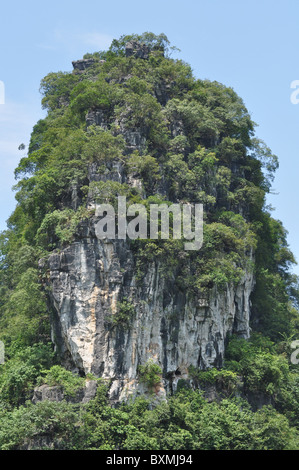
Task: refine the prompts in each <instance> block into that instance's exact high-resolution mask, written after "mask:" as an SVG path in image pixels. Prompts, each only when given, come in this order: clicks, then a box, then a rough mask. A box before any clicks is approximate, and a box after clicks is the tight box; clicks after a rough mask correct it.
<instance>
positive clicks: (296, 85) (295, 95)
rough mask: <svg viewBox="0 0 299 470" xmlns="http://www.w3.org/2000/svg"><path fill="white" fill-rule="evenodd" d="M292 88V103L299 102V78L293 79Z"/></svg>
mask: <svg viewBox="0 0 299 470" xmlns="http://www.w3.org/2000/svg"><path fill="white" fill-rule="evenodd" d="M291 88H292V90H294V91H293V92H292V93H291V96H290V100H291V103H292V104H299V80H293V81H292V82H291Z"/></svg>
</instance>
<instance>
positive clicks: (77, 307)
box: [48, 220, 254, 401]
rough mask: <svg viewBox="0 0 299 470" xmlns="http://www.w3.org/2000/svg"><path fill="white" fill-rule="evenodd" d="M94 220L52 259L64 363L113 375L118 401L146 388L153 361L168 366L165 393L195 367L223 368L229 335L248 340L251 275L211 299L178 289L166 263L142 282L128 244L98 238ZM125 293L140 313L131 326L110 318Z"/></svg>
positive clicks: (56, 334)
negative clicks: (142, 375)
mask: <svg viewBox="0 0 299 470" xmlns="http://www.w3.org/2000/svg"><path fill="white" fill-rule="evenodd" d="M94 224H95V221H93V220H91V221H90V222H86V223H84V224H81V227H80V230H79V232H78V236H77V240H76V241H75V242H74V243H72V244H71V245H70V246H69V247H67V248H66V249H64V250H62V251H61V252H60V253H54V254H52V255H51V256H50V258H49V261H48V269H49V280H48V283H49V286H50V297H51V300H52V304H53V311H54V313H53V321H52V336H53V341H54V342H55V344H56V346H57V350H58V352H59V353H60V355H61V356H62V357H63V358H64V359H65V361H68V360H69V358H71V363H72V364H73V366H75V367H76V368H77V369H78V370H81V371H83V372H84V373H89V372H91V373H93V374H95V376H97V377H102V378H104V379H109V380H111V387H110V399H111V400H112V401H114V400H115V401H117V400H119V399H124V398H125V397H127V396H128V395H130V394H136V393H137V391H141V392H144V386H143V385H141V384H140V383H139V380H138V379H139V378H138V367H139V366H140V365H144V364H145V363H147V362H148V361H149V360H153V361H154V362H155V363H157V364H159V365H160V366H161V368H162V370H163V380H162V382H161V386H160V388H159V394H160V395H163V394H165V393H166V392H168V391H171V390H174V389H175V387H176V383H177V381H178V379H182V378H183V379H187V380H188V378H189V376H188V368H189V366H190V365H193V366H195V367H200V368H207V367H211V366H221V365H222V361H223V355H224V348H225V339H226V337H227V334H229V333H233V332H234V333H238V334H239V335H240V336H242V337H245V338H247V337H249V316H250V294H251V292H252V289H253V283H254V279H253V275H252V274H251V273H247V274H246V275H245V277H244V279H243V282H242V283H240V285H239V286H238V288H237V289H233V288H227V290H226V291H225V292H218V291H217V290H216V289H214V290H211V292H210V294H209V297H208V298H194V297H191V296H189V295H188V293H187V292H183V291H180V290H178V289H177V288H176V286H175V284H174V283H171V282H169V280H168V281H166V280H165V279H164V278H163V276H162V275H161V273H160V269H159V268H160V265H159V262H156V263H152V264H149V265H148V266H145V267H144V278H143V280H142V282H141V283H138V281H137V279H136V269H135V265H134V259H133V254H132V251H131V250H130V246H129V243H128V242H126V241H124V240H114V241H109V240H98V239H97V238H96V236H95V232H94ZM124 298H126V299H128V300H129V301H130V302H131V303H132V304H133V305H134V310H135V313H134V316H133V318H132V319H130V322H129V325H128V326H125V325H123V324H121V323H120V324H117V321H115V322H111V318H113V316H114V318H115V319H116V318H117V313H118V305H119V302H121V301H122V300H123V299H124Z"/></svg>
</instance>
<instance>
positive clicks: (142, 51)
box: [125, 41, 150, 59]
mask: <svg viewBox="0 0 299 470" xmlns="http://www.w3.org/2000/svg"><path fill="white" fill-rule="evenodd" d="M149 52H150V50H149V47H148V46H147V45H146V44H142V43H140V42H139V41H129V42H128V43H127V44H126V49H125V53H126V57H132V56H133V57H136V58H137V59H148V57H149Z"/></svg>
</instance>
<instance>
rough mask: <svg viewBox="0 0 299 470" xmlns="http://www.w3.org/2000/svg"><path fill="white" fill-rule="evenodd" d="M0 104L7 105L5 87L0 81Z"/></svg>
mask: <svg viewBox="0 0 299 470" xmlns="http://www.w3.org/2000/svg"><path fill="white" fill-rule="evenodd" d="M0 104H5V86H4V83H3V82H2V81H1V80H0Z"/></svg>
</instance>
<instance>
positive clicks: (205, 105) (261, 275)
mask: <svg viewBox="0 0 299 470" xmlns="http://www.w3.org/2000/svg"><path fill="white" fill-rule="evenodd" d="M132 39H133V40H137V41H140V42H143V43H145V44H146V46H147V47H148V50H149V55H148V58H147V59H146V60H145V59H142V58H137V57H134V56H130V57H127V56H126V54H125V44H126V43H127V42H128V41H129V40H132ZM171 51H172V48H171V47H170V44H169V41H168V39H167V38H166V36H165V35H163V34H161V35H159V36H155V35H154V34H152V33H145V34H143V35H141V36H139V35H132V36H123V37H121V38H120V39H119V40H114V41H113V42H112V44H111V47H110V49H109V50H108V51H100V52H96V53H94V54H87V55H86V56H85V58H86V59H92V60H93V62H92V65H90V66H89V67H88V68H86V69H85V70H84V71H80V72H79V71H77V70H74V71H73V72H71V73H64V72H58V73H50V74H49V75H47V76H46V77H45V78H44V79H43V80H42V82H41V93H42V96H43V97H42V106H43V108H45V109H46V110H47V116H46V117H45V118H44V119H42V120H40V121H39V122H38V123H37V124H36V125H35V126H34V129H33V132H32V135H31V141H30V145H29V148H28V154H27V156H26V157H23V158H22V159H21V160H20V163H19V165H18V167H17V168H16V170H15V175H16V178H17V180H18V181H17V184H16V186H15V190H16V201H17V205H16V208H15V210H14V212H13V213H12V215H11V216H10V218H9V220H8V226H7V230H6V231H4V232H2V234H1V238H0V248H1V261H0V292H1V296H0V307H1V313H0V340H1V341H3V342H4V344H5V352H6V361H5V364H3V365H0V415H1V428H0V448H1V449H14V448H20V447H22V446H24V447H25V448H26V446H27V447H28V446H29V447H30V446H31V447H32V446H33V447H34V446H36V447H37V448H47V447H48V446H51V445H52V444H53V442H54V445H55V446H56V448H64V449H169V450H171V449H291V448H298V446H299V440H298V430H297V428H298V411H299V410H298V393H299V389H298V380H299V375H298V366H296V365H292V364H291V363H290V360H289V358H290V353H291V349H290V344H291V341H292V339H294V338H295V339H296V338H298V337H299V331H298V329H299V328H298V327H299V322H298V311H297V304H298V298H299V296H298V287H297V278H296V277H295V276H294V275H292V274H291V273H290V267H291V265H292V263H294V258H293V255H292V253H291V252H290V250H289V248H288V245H287V232H286V230H285V229H284V227H283V226H282V224H281V222H280V221H278V220H275V219H273V218H272V216H271V212H270V210H269V209H268V208H267V206H266V195H267V193H268V192H269V191H270V188H271V182H272V180H273V177H274V172H275V170H276V169H277V167H278V161H277V157H276V156H275V155H273V154H272V153H271V150H270V149H269V148H268V147H267V146H266V145H265V144H264V143H263V142H262V141H261V140H260V139H258V138H257V136H256V135H255V123H254V122H252V120H251V118H250V115H249V113H248V111H247V109H246V107H245V105H244V103H243V101H242V100H241V99H240V97H238V96H237V94H236V93H235V92H234V90H232V89H231V88H229V87H226V86H224V85H222V84H220V83H218V82H210V81H208V80H200V79H196V78H195V77H194V76H193V74H192V70H191V68H190V66H189V65H188V64H186V63H185V62H184V61H182V60H178V59H172V58H171ZM91 112H94V113H98V116H99V118H98V119H99V122H98V123H94V122H93V123H91V124H88V119H89V118H90V113H91ZM132 133H133V134H134V135H135V136H136V134H137V137H138V139H139V143H140V145H137V146H135V147H134V148H130V145H129V144H131V141H130V136H132ZM115 164H119V165H121V166H122V168H123V170H124V172H125V174H126V176H127V177H128V178H129V177H130V176H131V177H132V176H133V177H134V178H137V179H138V181H140V183H141V186H138V187H136V186H135V187H132V186H131V185H130V184H127V183H119V182H116V181H113V178H112V176H111V175H113V168H114V165H115ZM91 169H93V170H94V169H96V172H97V174H98V175H105V178H104V179H102V180H101V181H92V182H91V181H90V179H89V174H90V171H91ZM117 195H126V196H127V200H128V201H129V203H130V202H134V203H141V204H144V206H145V207H146V208H147V209H148V206H149V204H150V203H151V202H156V203H160V202H165V203H168V204H169V203H171V202H189V201H192V202H193V203H203V205H204V217H205V219H204V242H203V247H202V249H201V250H200V252H199V253H198V255H196V256H194V253H191V252H187V251H184V250H183V247H182V241H181V240H174V239H170V240H167V241H163V242H161V240H134V241H132V242H131V243H132V250H133V251H134V256H135V262H136V274H137V277H138V278H139V279H142V274H143V269H142V266H143V265H144V264H145V263H148V262H149V261H150V260H153V259H156V258H157V257H159V259H160V260H163V263H162V265H163V266H162V268H161V269H162V270H163V275H164V276H171V277H172V278H175V282H176V284H177V287H178V289H188V290H189V291H190V292H194V293H195V292H199V291H200V292H206V291H207V290H209V289H211V288H212V287H213V286H216V287H217V289H224V288H225V287H226V286H227V285H230V284H234V285H237V284H238V283H239V282H240V280H241V279H242V277H243V276H244V273H245V272H246V271H249V270H251V271H252V272H254V275H255V278H256V286H255V290H254V293H253V296H252V325H251V326H252V328H253V330H254V331H256V332H258V333H259V334H257V335H253V337H252V339H251V340H250V341H245V340H242V339H240V338H234V337H233V338H231V339H230V341H229V343H228V347H227V357H226V361H225V365H224V368H223V369H222V370H220V371H218V370H217V369H212V370H211V371H197V370H193V371H192V370H191V369H190V373H192V374H193V377H194V381H195V382H196V381H197V382H198V384H199V386H200V385H201V386H204V385H206V384H216V385H217V387H218V389H219V390H222V392H223V393H224V396H221V399H219V400H218V401H213V402H212V403H209V402H208V401H207V400H206V399H205V398H204V397H203V395H202V394H201V393H200V392H199V391H198V390H196V391H194V390H190V389H189V388H188V386H187V384H184V383H183V382H181V384H180V387H179V389H178V392H177V393H176V394H174V396H172V397H170V398H169V401H168V402H167V403H166V402H165V403H164V402H163V403H160V404H159V405H157V406H155V407H152V405H151V403H150V402H148V401H147V400H146V399H145V398H140V399H138V400H137V401H135V402H134V403H126V404H122V405H120V406H119V407H117V408H112V407H110V406H109V405H108V402H107V399H106V385H105V384H103V383H101V382H100V385H99V387H98V394H97V397H96V398H95V399H94V400H92V401H90V402H89V403H88V404H86V405H78V404H74V403H72V402H71V401H65V402H61V403H50V402H42V403H38V404H32V403H31V402H30V399H31V398H32V393H33V389H34V387H35V386H36V385H38V384H41V383H47V384H49V385H57V386H61V387H62V389H63V390H64V392H65V396H66V397H71V396H72V395H74V393H75V392H76V391H77V390H79V389H80V387H82V386H83V385H82V384H83V382H84V379H83V378H81V377H77V376H74V375H73V374H71V372H69V371H66V370H65V369H63V368H62V367H61V365H59V358H57V357H56V356H55V355H54V353H53V350H52V346H51V341H50V313H49V306H48V304H47V293H46V291H45V289H44V287H43V283H42V282H41V281H42V279H41V272H40V270H39V268H38V260H39V259H40V258H42V257H46V256H47V255H48V254H49V253H50V252H51V251H52V250H54V249H60V248H61V247H63V246H65V245H67V244H69V243H70V242H71V241H72V240H73V238H74V236H75V234H76V231H77V229H78V225H79V224H80V221H82V220H83V219H85V218H88V217H92V216H93V211H92V210H90V209H89V206H88V202H89V201H90V200H91V199H92V200H96V201H99V202H107V201H109V202H113V201H114V200H115V198H116V196H117ZM253 254H254V256H253ZM133 314H134V307H133V306H132V305H131V304H130V303H129V302H128V301H127V299H124V301H123V302H122V303H121V304H120V305H119V306H118V314H117V316H116V317H115V318H114V319H113V320H111V319H107V321H108V322H109V321H110V323H111V324H112V327H113V326H114V324H113V322H114V323H117V324H118V325H121V326H122V327H123V328H129V327H130V318H131V316H132V315H133ZM151 366H152V365H151V364H144V365H143V366H142V367H141V369H140V379H141V381H142V380H143V381H144V382H146V383H148V384H149V385H153V384H155V381H156V380H158V379H157V377H158V378H159V377H160V374H161V373H162V371H161V370H160V369H159V370H157V369H155V370H154V369H153V367H151ZM296 367H297V368H296ZM240 381H241V382H242V386H241V389H242V394H243V398H241V399H236V398H233V396H234V395H235V391H236V389H238V387H240V384H239V382H240ZM261 397H264V399H266V400H268V403H269V404H268V405H267V406H264V407H259V406H258V402H259V400H260V398H261ZM265 397H266V398H265ZM35 436H40V441H39V443H38V442H37V441H36V439H35V441H34V437H35ZM34 442H35V444H34Z"/></svg>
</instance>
